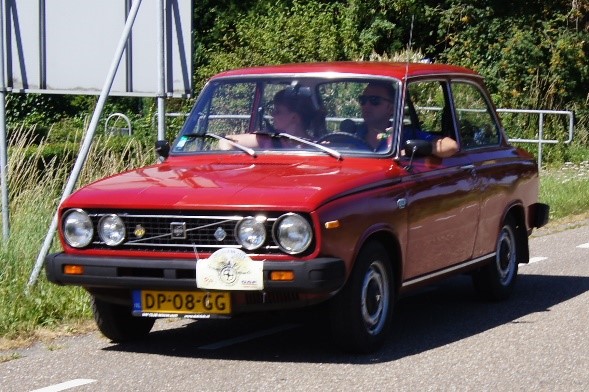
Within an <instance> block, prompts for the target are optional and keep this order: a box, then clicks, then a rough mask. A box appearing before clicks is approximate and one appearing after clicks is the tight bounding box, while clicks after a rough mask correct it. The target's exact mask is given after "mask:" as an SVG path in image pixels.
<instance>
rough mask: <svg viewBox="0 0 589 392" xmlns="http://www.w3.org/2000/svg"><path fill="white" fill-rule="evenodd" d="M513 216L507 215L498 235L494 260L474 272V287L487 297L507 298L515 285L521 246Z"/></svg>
mask: <svg viewBox="0 0 589 392" xmlns="http://www.w3.org/2000/svg"><path fill="white" fill-rule="evenodd" d="M517 238H518V237H517V235H516V224H515V221H514V220H513V218H511V217H507V218H506V219H505V222H504V223H503V227H502V228H501V230H500V231H499V235H498V236H497V243H496V246H495V257H494V259H493V262H492V263H490V264H488V265H486V266H485V267H483V268H481V269H480V270H479V271H477V272H475V273H474V274H473V283H474V287H475V289H476V290H477V292H478V293H479V294H481V296H482V297H484V298H485V299H490V300H503V299H507V298H508V297H509V296H510V295H511V292H512V291H513V288H514V286H515V281H516V278H517V270H518V260H519V252H520V251H521V250H520V246H522V245H521V244H520V243H519V242H518V240H517Z"/></svg>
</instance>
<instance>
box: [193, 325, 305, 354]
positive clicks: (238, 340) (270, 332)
mask: <svg viewBox="0 0 589 392" xmlns="http://www.w3.org/2000/svg"><path fill="white" fill-rule="evenodd" d="M300 326H301V324H284V325H279V326H278V327H275V328H270V329H266V330H263V331H258V332H253V333H250V334H247V335H243V336H238V337H236V338H233V339H227V340H221V341H220V342H217V343H211V344H206V345H204V346H200V347H199V349H201V350H217V349H219V348H222V347H228V346H232V345H234V344H238V343H243V342H247V341H249V340H254V339H258V338H261V337H264V336H269V335H274V334H276V333H278V332H283V331H288V330H290V329H295V328H298V327H300Z"/></svg>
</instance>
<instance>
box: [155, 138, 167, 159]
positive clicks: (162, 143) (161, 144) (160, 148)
mask: <svg viewBox="0 0 589 392" xmlns="http://www.w3.org/2000/svg"><path fill="white" fill-rule="evenodd" d="M155 152H156V154H157V155H158V157H159V160H160V161H162V162H163V161H164V160H165V159H166V158H167V157H168V156H169V155H170V143H169V142H168V141H167V140H158V141H157V142H155Z"/></svg>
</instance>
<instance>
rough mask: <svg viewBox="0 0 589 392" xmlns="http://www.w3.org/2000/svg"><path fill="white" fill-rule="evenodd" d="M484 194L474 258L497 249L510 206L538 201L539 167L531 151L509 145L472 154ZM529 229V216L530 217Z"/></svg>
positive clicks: (481, 193) (527, 204) (482, 195)
mask: <svg viewBox="0 0 589 392" xmlns="http://www.w3.org/2000/svg"><path fill="white" fill-rule="evenodd" d="M471 155H472V158H473V162H474V163H475V167H476V173H477V180H478V188H479V193H480V195H481V210H480V217H479V227H478V230H477V238H476V240H475V246H474V254H473V257H474V258H476V257H479V256H482V255H486V254H489V253H490V252H493V251H494V247H495V240H496V238H497V235H498V233H499V229H500V226H501V224H502V222H503V219H504V217H505V215H506V214H507V212H508V211H509V209H510V208H512V207H514V206H522V207H524V211H525V212H526V213H527V212H528V210H529V208H528V207H529V206H530V205H531V204H533V203H535V202H537V200H538V185H539V179H538V168H537V165H536V162H535V161H534V159H533V157H532V156H531V155H530V154H528V153H527V152H525V151H523V150H520V149H517V148H513V147H505V148H501V149H500V150H498V151H497V150H495V151H493V152H490V151H484V150H481V151H479V152H472V153H471ZM526 225H527V227H526V228H527V229H531V228H530V227H529V226H528V219H527V217H526Z"/></svg>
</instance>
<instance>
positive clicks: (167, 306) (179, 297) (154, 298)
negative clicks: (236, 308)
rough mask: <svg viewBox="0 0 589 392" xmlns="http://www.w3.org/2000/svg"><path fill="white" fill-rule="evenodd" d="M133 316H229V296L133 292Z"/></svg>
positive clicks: (224, 293)
mask: <svg viewBox="0 0 589 392" xmlns="http://www.w3.org/2000/svg"><path fill="white" fill-rule="evenodd" d="M133 314H135V315H138V316H144V317H145V316H147V317H150V316H151V317H166V316H167V317H175V316H176V317H187V316H191V315H194V316H199V315H200V316H204V317H207V316H209V315H225V316H227V315H229V314H231V295H230V294H229V293H228V292H224V291H158V290H137V291H134V292H133Z"/></svg>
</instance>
